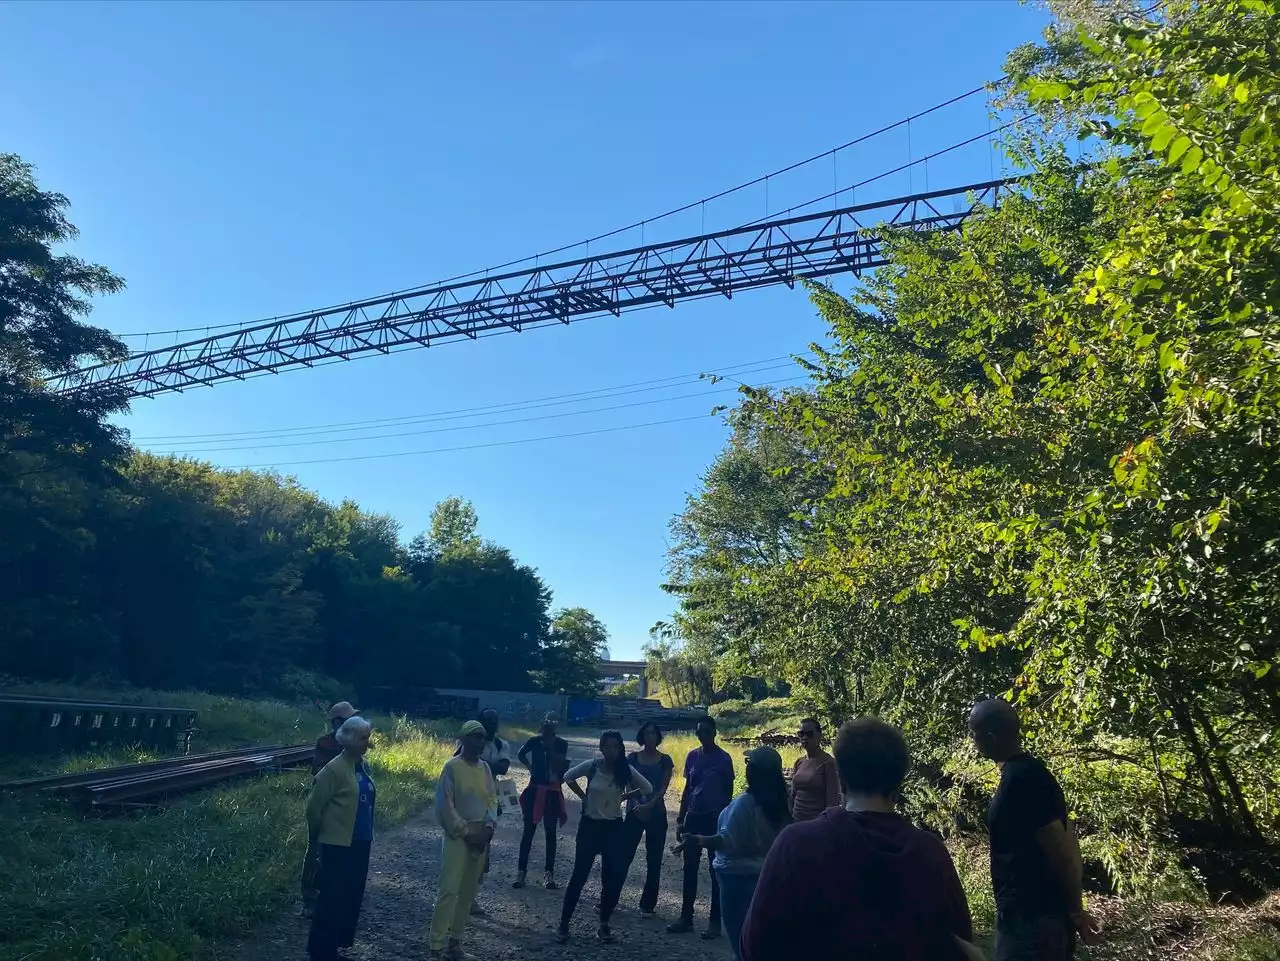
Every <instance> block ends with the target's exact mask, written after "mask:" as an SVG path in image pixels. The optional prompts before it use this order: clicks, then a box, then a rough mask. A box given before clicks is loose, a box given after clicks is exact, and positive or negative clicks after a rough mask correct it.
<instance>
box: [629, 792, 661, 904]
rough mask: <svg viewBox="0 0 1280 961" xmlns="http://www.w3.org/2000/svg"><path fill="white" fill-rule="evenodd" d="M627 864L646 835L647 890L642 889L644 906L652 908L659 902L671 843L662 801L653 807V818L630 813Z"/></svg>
mask: <svg viewBox="0 0 1280 961" xmlns="http://www.w3.org/2000/svg"><path fill="white" fill-rule="evenodd" d="M626 823H627V837H628V842H629V843H628V852H627V867H628V868H630V866H631V862H632V861H634V860H635V858H636V852H637V851H639V850H640V838H642V837H643V838H644V854H645V872H644V891H642V892H641V893H640V910H641V911H652V910H653V909H654V908H656V907H657V906H658V882H659V881H660V880H661V879H662V856H663V855H664V854H665V853H666V844H667V809H666V807H665V806H663V805H662V804H661V803H659V804H657V805H655V806H654V807H653V808H651V809H650V811H649V819H648V820H643V819H641V818H638V817H636V816H635V813H634V812H632V813H630V814H628V815H627V822H626Z"/></svg>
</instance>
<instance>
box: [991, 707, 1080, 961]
mask: <svg viewBox="0 0 1280 961" xmlns="http://www.w3.org/2000/svg"><path fill="white" fill-rule="evenodd" d="M969 733H970V735H971V736H972V737H973V741H974V744H975V745H976V746H977V748H978V752H979V753H980V754H982V756H983V757H986V758H990V759H991V760H993V761H995V762H996V764H997V765H998V766H999V768H1000V786H999V787H998V788H997V789H996V793H995V796H994V797H992V799H991V806H990V807H989V808H988V810H987V827H988V830H989V831H990V835H991V885H992V887H993V888H994V889H995V896H996V961H1068V959H1069V958H1070V957H1071V956H1072V955H1073V954H1074V953H1075V942H1076V935H1077V934H1079V936H1080V939H1081V940H1082V941H1084V943H1085V944H1094V943H1096V942H1097V940H1098V924H1097V921H1096V920H1095V919H1094V918H1093V916H1092V915H1090V914H1089V912H1087V911H1086V910H1085V909H1084V897H1083V892H1082V888H1081V885H1082V879H1083V873H1084V871H1083V865H1082V863H1081V860H1080V847H1079V845H1078V844H1077V843H1076V836H1075V830H1074V829H1073V827H1072V825H1071V821H1070V818H1069V817H1068V815H1067V802H1066V800H1065V798H1064V797H1063V795H1062V788H1061V786H1059V784H1058V779H1057V778H1055V777H1054V776H1053V774H1052V773H1050V771H1049V769H1048V768H1047V767H1045V766H1044V764H1042V763H1041V762H1040V760H1039V759H1038V758H1034V757H1032V756H1031V755H1030V754H1027V753H1026V752H1025V751H1023V750H1022V729H1021V725H1020V724H1019V721H1018V713H1017V711H1015V710H1014V708H1013V706H1012V705H1011V704H1009V702H1008V701H1003V700H1000V699H998V698H992V699H991V700H987V701H979V702H978V704H976V705H975V706H974V708H973V711H972V712H971V713H970V715H969Z"/></svg>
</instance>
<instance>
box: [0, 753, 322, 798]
mask: <svg viewBox="0 0 1280 961" xmlns="http://www.w3.org/2000/svg"><path fill="white" fill-rule="evenodd" d="M314 756H315V745H313V744H295V745H292V746H281V745H278V744H268V745H258V746H255V747H248V748H239V749H237V750H234V751H219V752H217V753H212V754H199V755H192V756H189V757H180V758H169V759H166V760H162V761H150V762H147V763H143V764H125V765H121V766H120V767H110V768H101V769H99V770H96V771H80V772H76V773H74V774H55V775H50V776H47V777H36V778H27V779H26V780H22V781H11V782H9V783H8V784H4V785H0V787H2V788H4V789H7V790H14V791H33V792H41V793H47V794H53V795H58V796H62V797H66V798H69V799H71V800H73V801H75V802H76V803H78V804H80V805H81V806H83V807H86V808H90V809H108V808H121V807H138V806H152V805H154V804H156V803H157V802H158V801H160V800H162V799H164V798H167V797H170V796H172V795H175V794H182V793H184V792H187V791H193V790H198V789H200V788H204V787H209V786H211V785H214V784H218V783H221V782H223V781H227V780H231V779H233V778H240V777H246V776H248V775H252V774H262V773H267V772H271V771H282V770H286V769H288V768H296V767H302V766H304V765H308V764H310V763H311V760H312V758H313V757H314Z"/></svg>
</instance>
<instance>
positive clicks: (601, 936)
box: [596, 924, 613, 944]
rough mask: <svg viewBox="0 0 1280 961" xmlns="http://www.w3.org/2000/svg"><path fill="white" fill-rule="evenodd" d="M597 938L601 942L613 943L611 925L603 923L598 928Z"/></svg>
mask: <svg viewBox="0 0 1280 961" xmlns="http://www.w3.org/2000/svg"><path fill="white" fill-rule="evenodd" d="M596 940H597V941H599V942H600V943H601V944H613V932H612V931H610V930H609V925H607V924H602V925H600V927H598V928H596Z"/></svg>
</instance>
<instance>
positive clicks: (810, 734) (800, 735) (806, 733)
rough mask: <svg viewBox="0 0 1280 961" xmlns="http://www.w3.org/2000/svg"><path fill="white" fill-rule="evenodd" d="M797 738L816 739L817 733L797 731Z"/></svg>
mask: <svg viewBox="0 0 1280 961" xmlns="http://www.w3.org/2000/svg"><path fill="white" fill-rule="evenodd" d="M797 736H798V737H801V738H809V737H817V736H818V732H817V731H799V732H797Z"/></svg>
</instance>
